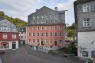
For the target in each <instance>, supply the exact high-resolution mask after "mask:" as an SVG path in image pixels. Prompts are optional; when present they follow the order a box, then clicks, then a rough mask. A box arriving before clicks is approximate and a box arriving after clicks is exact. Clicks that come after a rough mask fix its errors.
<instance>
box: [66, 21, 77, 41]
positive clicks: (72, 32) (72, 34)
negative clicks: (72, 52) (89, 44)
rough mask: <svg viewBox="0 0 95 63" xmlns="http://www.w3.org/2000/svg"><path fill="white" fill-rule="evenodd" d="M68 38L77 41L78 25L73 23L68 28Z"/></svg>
mask: <svg viewBox="0 0 95 63" xmlns="http://www.w3.org/2000/svg"><path fill="white" fill-rule="evenodd" d="M66 32H67V37H72V38H73V40H74V41H75V37H76V25H75V23H73V24H72V25H71V26H67V27H66Z"/></svg>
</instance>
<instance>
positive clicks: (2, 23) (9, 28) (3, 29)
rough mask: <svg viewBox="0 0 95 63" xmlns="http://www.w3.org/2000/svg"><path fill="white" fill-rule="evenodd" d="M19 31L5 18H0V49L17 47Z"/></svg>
mask: <svg viewBox="0 0 95 63" xmlns="http://www.w3.org/2000/svg"><path fill="white" fill-rule="evenodd" d="M18 39H19V33H18V32H17V30H16V26H15V25H13V24H12V23H10V22H9V21H8V20H6V19H2V20H0V49H17V48H18Z"/></svg>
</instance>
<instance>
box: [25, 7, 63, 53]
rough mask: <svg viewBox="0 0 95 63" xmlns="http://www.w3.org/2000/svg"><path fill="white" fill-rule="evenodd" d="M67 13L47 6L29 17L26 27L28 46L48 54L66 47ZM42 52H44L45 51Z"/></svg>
mask: <svg viewBox="0 0 95 63" xmlns="http://www.w3.org/2000/svg"><path fill="white" fill-rule="evenodd" d="M64 38H65V11H64V10H63V11H58V8H57V7H55V10H53V9H50V8H48V7H46V6H44V7H42V8H41V9H37V10H36V12H34V13H32V14H30V15H29V16H28V25H27V27H26V44H28V45H31V46H34V50H36V49H37V48H39V49H41V48H40V47H42V49H43V50H44V52H47V51H48V50H55V49H58V48H62V47H64V43H65V39H64ZM43 50H42V51H43Z"/></svg>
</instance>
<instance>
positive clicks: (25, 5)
mask: <svg viewBox="0 0 95 63" xmlns="http://www.w3.org/2000/svg"><path fill="white" fill-rule="evenodd" d="M74 1H75V0H0V11H4V12H5V14H6V15H8V16H10V17H13V18H20V19H22V20H24V21H28V15H29V14H31V13H33V12H35V11H36V9H40V8H41V7H43V6H47V7H49V8H51V9H54V8H55V7H58V10H68V11H66V15H65V16H66V17H65V22H66V24H67V23H68V24H69V25H71V24H72V23H73V22H74V21H75V19H74V8H73V2H74Z"/></svg>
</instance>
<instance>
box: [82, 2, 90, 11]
mask: <svg viewBox="0 0 95 63" xmlns="http://www.w3.org/2000/svg"><path fill="white" fill-rule="evenodd" d="M82 7H83V12H90V11H91V7H90V4H84V5H83V6H82Z"/></svg>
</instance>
